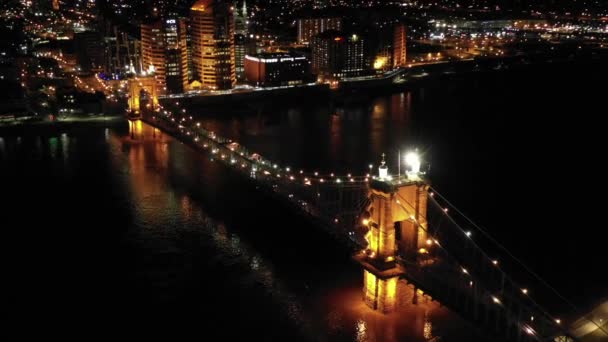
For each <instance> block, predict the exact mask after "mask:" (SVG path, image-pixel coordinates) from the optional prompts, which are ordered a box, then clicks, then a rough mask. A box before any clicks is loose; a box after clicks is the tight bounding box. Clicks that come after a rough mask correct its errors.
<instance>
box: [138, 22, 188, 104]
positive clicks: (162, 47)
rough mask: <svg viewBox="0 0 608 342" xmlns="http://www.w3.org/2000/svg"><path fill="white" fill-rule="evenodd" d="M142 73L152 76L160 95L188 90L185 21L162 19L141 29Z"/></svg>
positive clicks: (144, 25)
mask: <svg viewBox="0 0 608 342" xmlns="http://www.w3.org/2000/svg"><path fill="white" fill-rule="evenodd" d="M141 50H142V63H143V67H144V71H146V72H148V73H154V77H155V78H156V82H157V86H158V89H159V90H160V91H159V92H160V93H161V94H164V93H168V94H178V93H183V92H184V91H185V90H186V89H187V88H188V54H187V53H188V51H187V46H186V22H185V20H184V19H175V18H170V19H162V20H157V21H155V22H153V23H151V24H143V25H142V26H141Z"/></svg>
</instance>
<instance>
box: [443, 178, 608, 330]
mask: <svg viewBox="0 0 608 342" xmlns="http://www.w3.org/2000/svg"><path fill="white" fill-rule="evenodd" d="M431 190H433V192H434V193H435V194H437V196H439V197H440V198H441V200H442V201H444V202H445V203H446V204H447V205H448V206H450V207H451V208H453V209H454V210H455V211H456V213H458V214H459V215H460V216H462V217H463V218H464V219H465V220H466V221H467V222H468V223H470V224H471V225H472V226H473V227H475V228H476V229H477V230H479V231H480V232H481V233H482V234H483V235H484V236H485V237H486V238H487V239H488V240H490V241H491V242H493V243H494V244H495V245H496V246H497V247H499V248H500V249H501V250H503V251H504V252H505V253H506V254H507V255H508V256H509V257H510V258H512V259H513V260H514V261H515V262H517V263H518V264H519V265H520V266H521V267H523V268H524V269H525V270H526V271H527V272H528V273H529V274H530V275H532V276H533V277H534V278H536V279H537V280H538V281H540V282H541V283H542V284H543V285H544V286H546V287H547V288H549V289H550V290H551V291H552V292H553V293H554V294H556V295H557V296H558V297H559V298H560V299H561V300H562V301H563V302H564V303H566V304H568V305H569V306H570V307H571V308H572V309H574V311H575V314H576V315H580V316H581V317H582V318H584V319H585V320H587V321H589V322H591V323H592V324H593V325H595V326H596V327H597V328H598V329H599V330H600V331H602V332H603V333H604V334H606V335H607V336H608V331H606V329H605V328H604V327H603V326H601V325H600V324H599V323H597V322H595V321H594V320H593V319H592V318H588V316H589V314H583V313H582V310H580V309H579V308H578V307H577V306H576V305H574V304H573V303H572V302H570V301H569V300H568V299H567V298H565V297H564V296H563V295H562V294H561V293H559V292H558V291H557V289H555V288H554V287H553V286H551V285H550V284H549V283H548V282H547V281H545V280H544V279H543V278H542V277H541V276H540V275H538V274H537V273H536V272H534V271H533V270H532V269H530V268H529V267H528V266H527V265H526V264H524V262H523V261H521V260H520V259H519V258H517V257H516V256H515V255H513V253H511V252H510V251H509V250H508V249H507V248H506V247H505V246H504V245H502V244H501V243H500V242H498V241H497V240H496V239H494V238H493V237H492V236H491V235H490V234H489V233H488V232H487V231H486V230H485V229H483V228H482V227H480V226H479V225H478V224H476V223H475V222H474V221H473V220H472V219H470V218H469V217H468V216H467V215H465V214H464V213H463V212H462V211H461V210H459V209H458V208H457V207H456V206H455V205H453V204H452V203H451V202H450V201H449V200H448V199H447V198H445V196H443V195H442V194H441V193H440V192H438V191H437V189H435V188H433V187H431ZM437 205H439V204H438V203H437ZM448 216H449V215H448ZM454 224H456V225H457V226H458V227H460V226H459V225H458V224H457V223H456V222H454ZM461 229H462V228H461ZM463 231H464V230H463ZM492 262H494V260H492ZM522 292H523V293H524V294H527V292H528V290H527V289H526V288H522ZM556 321H559V320H558V319H557V320H556ZM558 324H559V323H558Z"/></svg>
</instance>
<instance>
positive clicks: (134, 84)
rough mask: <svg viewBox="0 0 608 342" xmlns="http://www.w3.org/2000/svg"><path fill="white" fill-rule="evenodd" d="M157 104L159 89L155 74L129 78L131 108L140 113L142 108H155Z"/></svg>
mask: <svg viewBox="0 0 608 342" xmlns="http://www.w3.org/2000/svg"><path fill="white" fill-rule="evenodd" d="M148 105H149V106H148ZM157 106H158V89H157V85H156V79H155V78H154V77H153V76H148V77H135V78H132V79H129V110H131V111H133V112H136V113H139V112H140V111H141V109H142V108H146V109H150V110H155V109H156V108H157Z"/></svg>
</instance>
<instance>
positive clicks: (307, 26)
mask: <svg viewBox="0 0 608 342" xmlns="http://www.w3.org/2000/svg"><path fill="white" fill-rule="evenodd" d="M328 30H336V31H341V30H342V18H306V19H298V43H299V44H309V43H310V42H311V41H312V38H313V37H314V36H316V35H318V34H319V33H322V32H325V31H328Z"/></svg>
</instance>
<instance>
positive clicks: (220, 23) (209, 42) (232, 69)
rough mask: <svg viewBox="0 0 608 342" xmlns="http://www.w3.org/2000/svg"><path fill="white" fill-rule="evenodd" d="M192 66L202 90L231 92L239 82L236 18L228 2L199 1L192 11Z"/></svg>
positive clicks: (221, 0) (224, 0) (223, 0)
mask: <svg viewBox="0 0 608 342" xmlns="http://www.w3.org/2000/svg"><path fill="white" fill-rule="evenodd" d="M190 34H191V39H192V42H191V44H192V65H193V66H194V71H195V76H194V77H195V78H196V79H198V80H199V81H200V82H201V85H202V87H204V88H210V89H231V88H232V87H234V84H235V83H236V56H235V49H234V17H233V9H232V8H231V4H230V2H228V1H226V0H199V1H197V2H196V3H195V4H194V5H193V6H192V7H191V8H190Z"/></svg>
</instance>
